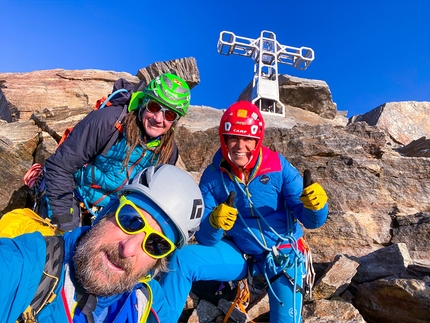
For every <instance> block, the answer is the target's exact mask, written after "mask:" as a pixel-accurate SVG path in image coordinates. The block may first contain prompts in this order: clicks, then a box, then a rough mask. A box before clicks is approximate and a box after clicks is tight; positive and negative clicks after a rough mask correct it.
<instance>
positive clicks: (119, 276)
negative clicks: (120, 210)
mask: <svg viewBox="0 0 430 323" xmlns="http://www.w3.org/2000/svg"><path fill="white" fill-rule="evenodd" d="M103 223H105V219H102V220H101V221H100V222H99V223H97V224H96V225H95V226H94V227H93V228H91V229H90V231H88V232H87V233H86V234H85V235H84V236H83V237H82V238H81V240H80V241H79V242H78V244H77V246H76V252H75V255H74V257H73V261H74V263H75V277H76V280H77V281H78V282H79V283H80V284H81V285H82V287H83V288H84V289H85V290H86V291H87V292H88V293H90V294H93V295H97V296H111V295H115V294H120V293H125V292H129V291H132V290H133V288H134V286H135V285H136V284H137V283H138V282H139V280H140V279H141V278H142V277H144V276H145V275H147V274H148V272H149V271H150V270H151V269H152V268H143V269H141V270H139V271H135V272H133V268H132V264H131V263H130V262H129V260H128V259H127V258H123V257H121V255H120V254H119V249H118V248H119V247H118V243H109V242H106V243H104V244H102V245H101V246H100V247H97V245H98V244H99V239H100V237H103V236H104V234H103V232H105V231H106V230H105V228H104V225H103ZM104 255H106V256H107V257H108V259H109V261H110V262H112V263H113V264H114V265H115V266H117V267H119V268H122V269H123V270H124V271H123V272H115V271H112V270H111V269H110V268H108V267H107V266H106V265H105V263H104V261H103V257H104Z"/></svg>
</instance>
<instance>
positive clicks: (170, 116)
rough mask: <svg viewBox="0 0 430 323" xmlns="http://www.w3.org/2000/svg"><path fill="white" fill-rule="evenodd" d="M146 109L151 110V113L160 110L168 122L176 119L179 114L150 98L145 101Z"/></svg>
mask: <svg viewBox="0 0 430 323" xmlns="http://www.w3.org/2000/svg"><path fill="white" fill-rule="evenodd" d="M146 110H148V111H149V112H151V113H153V114H155V113H158V111H160V110H161V111H162V112H163V115H164V119H165V120H166V121H169V122H174V121H177V120H179V118H180V115H179V114H178V113H176V112H175V111H173V110H171V109H168V108H166V107H163V106H162V105H161V104H159V103H158V102H155V101H152V100H150V101H148V102H147V103H146Z"/></svg>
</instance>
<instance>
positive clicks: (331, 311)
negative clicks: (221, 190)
mask: <svg viewBox="0 0 430 323" xmlns="http://www.w3.org/2000/svg"><path fill="white" fill-rule="evenodd" d="M172 68H176V71H177V74H178V75H180V76H181V77H183V78H185V79H186V81H187V82H189V84H190V87H193V86H194V85H195V84H197V83H198V81H199V74H198V70H197V65H196V63H195V60H193V59H180V60H173V61H168V62H160V63H154V64H153V65H151V66H149V67H147V68H145V69H141V70H140V71H139V73H138V75H139V77H134V76H131V75H129V74H128V75H127V74H124V73H117V72H111V71H96V70H85V71H66V70H51V71H38V72H31V73H15V74H11V73H1V74H0V85H1V87H0V118H2V119H3V120H4V121H3V122H2V124H1V127H0V163H1V165H2V167H1V169H0V185H1V187H2V189H1V190H0V195H1V197H2V199H1V202H0V214H3V213H4V212H5V211H8V210H10V209H12V208H16V207H23V206H25V205H26V203H27V201H26V192H27V188H26V187H25V186H24V184H23V181H22V178H23V175H24V174H25V172H26V171H27V169H28V168H29V167H30V166H31V164H32V163H33V162H42V163H43V161H44V160H45V159H46V158H47V157H48V156H49V155H50V154H52V153H53V152H54V150H55V148H56V145H57V141H58V139H59V137H60V136H61V135H62V133H63V132H64V130H65V129H66V128H67V127H70V126H74V125H75V124H76V123H77V122H79V120H81V119H82V118H83V117H84V116H85V115H86V114H87V113H88V112H89V111H91V110H92V107H93V105H94V103H95V101H96V100H98V99H99V98H100V97H102V96H106V95H107V94H109V93H110V92H111V90H112V85H113V82H114V81H115V80H116V79H117V78H119V77H123V76H124V77H126V78H127V79H129V80H130V81H132V82H133V83H134V84H137V83H138V82H139V81H140V80H147V79H150V78H152V77H153V76H155V74H156V73H159V71H162V72H165V71H172ZM289 80H290V81H289V83H288V82H287V83H286V84H285V86H286V87H289V91H293V92H294V91H297V95H296V96H295V95H293V92H290V93H289V94H288V97H291V99H293V98H294V101H290V104H288V103H286V104H287V106H286V117H285V118H280V117H279V116H275V117H271V116H265V120H266V124H267V131H266V136H265V141H264V144H265V145H266V146H269V147H270V148H272V149H274V150H276V151H278V152H280V153H281V154H282V155H284V156H285V157H286V158H287V159H288V160H289V161H290V162H291V163H292V164H293V165H294V166H295V167H296V168H297V169H298V170H299V171H300V172H303V170H304V169H306V168H308V169H310V170H311V172H312V176H313V179H314V180H315V181H318V182H319V183H321V184H322V185H323V187H324V188H325V189H326V191H327V194H328V196H329V203H330V213H329V218H328V220H327V222H326V224H325V225H324V226H323V227H321V228H319V229H317V230H306V236H307V240H308V242H309V244H310V246H311V248H312V252H313V258H314V263H315V268H316V269H317V274H318V276H319V277H322V278H321V279H320V280H317V285H316V286H315V290H316V291H318V292H319V293H320V295H321V299H318V300H315V301H314V302H312V303H310V304H306V306H305V310H304V322H323V321H324V322H363V317H364V319H365V320H366V321H368V322H371V320H372V317H374V318H375V319H379V316H378V314H377V313H375V312H373V311H372V310H371V308H372V304H373V303H372V302H374V304H383V305H384V306H387V310H386V312H387V313H388V312H389V307H390V306H395V304H390V303H388V302H386V303H383V299H382V297H383V296H382V294H381V295H379V296H378V297H377V298H370V297H367V295H366V293H367V292H368V291H371V290H372V288H374V287H373V286H377V285H378V284H379V286H382V285H383V286H384V287H383V288H384V289H385V288H387V289H390V293H394V294H396V293H397V290H398V287H397V286H398V285H399V282H400V285H402V284H403V285H402V286H409V287H407V288H404V289H405V290H407V291H408V290H409V291H410V290H411V288H412V287H410V286H421V287H419V288H416V289H415V290H416V291H417V292H413V293H409V295H410V296H408V297H410V298H409V299H407V298H406V297H404V298H402V299H404V300H406V301H408V302H411V303H412V304H414V305H413V306H411V309H413V310H416V309H417V308H420V307H419V306H427V305H426V304H427V303H426V302H428V297H429V296H428V288H429V287H428V286H429V285H428V282H427V281H426V280H425V278H424V277H425V276H426V275H427V276H428V275H430V273H429V272H430V269H429V267H430V265H429V264H430V253H429V249H428V248H429V247H428V246H429V243H428V242H429V240H430V239H429V235H428V232H430V231H429V228H428V224H429V221H428V217H429V216H428V212H430V197H429V195H428V194H427V193H428V192H429V191H430V181H429V179H430V174H429V173H428V169H429V167H430V159H429V158H426V157H423V155H421V156H419V157H413V158H411V157H408V156H409V155H408V153H405V150H403V151H402V147H405V146H404V144H402V141H401V140H400V139H399V138H402V137H407V136H409V137H408V138H412V137H413V136H415V135H416V136H417V137H416V138H415V137H414V138H412V139H411V140H416V139H418V138H421V137H422V136H423V134H419V136H418V133H416V134H414V135H411V134H410V133H408V130H409V128H408V127H407V125H408V120H407V119H405V118H402V117H401V116H402V113H403V112H402V110H396V109H394V110H392V111H391V112H392V113H394V112H396V111H397V112H398V115H397V116H393V115H392V116H391V120H392V122H395V123H397V128H396V129H397V130H396V131H397V132H396V134H395V135H393V133H394V132H390V131H388V130H387V128H384V127H381V126H380V125H378V124H375V125H369V123H368V122H358V120H355V121H356V122H351V123H350V124H347V123H348V120H347V119H346V118H345V115H344V114H342V113H340V112H338V111H336V108H335V104H334V103H333V102H332V101H331V94H330V91H329V89H328V86H327V88H326V89H325V90H321V88H324V87H325V85H324V84H322V83H321V82H316V81H314V80H296V79H294V78H290V79H289ZM144 82H146V81H144ZM294 83H296V84H294ZM299 83H300V84H299ZM317 83H318V84H317ZM323 83H324V82H323ZM291 87H292V88H291ZM294 87H296V89H295V90H294V89H293V88H294ZM300 87H307V90H306V91H304V90H303V89H301V88H300ZM302 90H303V91H304V92H301V91H302ZM307 91H309V92H307ZM312 91H313V92H316V93H313V92H312ZM282 93H284V92H282ZM300 93H302V94H300ZM303 93H305V94H303ZM306 93H307V94H306ZM311 94H312V95H311ZM329 94H330V95H329ZM319 101H321V102H319ZM283 102H284V101H283ZM284 103H285V102H284ZM387 105H388V104H387ZM398 106H399V107H400V106H402V105H398ZM311 108H312V109H311ZM308 110H310V111H308ZM222 112H223V111H221V110H217V109H213V108H210V107H205V106H202V107H197V106H191V107H190V109H189V113H188V115H187V117H185V118H181V120H180V122H179V124H178V126H177V127H176V131H177V134H178V135H177V142H178V146H179V149H180V163H179V167H181V168H183V169H185V170H187V171H188V172H189V173H190V174H192V176H193V177H194V178H195V179H196V181H198V180H199V178H200V176H201V173H202V171H203V169H204V168H205V167H206V166H207V165H208V164H209V163H210V162H211V159H212V156H213V154H214V153H215V151H216V150H217V149H218V146H219V139H218V133H217V127H218V124H219V119H220V117H221V115H222ZM13 121H17V122H13ZM421 121H422V122H426V120H424V118H421V119H419V120H418V119H417V120H416V122H421ZM391 126H392V127H393V128H394V125H391ZM423 128H425V127H424V126H423ZM402 129H403V133H402ZM424 135H425V136H428V134H424ZM411 161H413V162H411ZM1 203H3V204H1ZM398 246H401V247H398ZM396 247H398V248H397V249H395V248H396ZM393 250H397V251H402V254H406V253H408V255H409V258H407V257H400V256H398V255H397V256H398V257H392V254H391V252H392V251H393ZM374 252H375V253H374ZM373 253H374V254H373ZM390 254H391V256H390ZM375 255H376V258H372V257H375ZM395 255H396V254H395ZM381 259H382V262H379V260H381ZM389 259H391V260H392V261H394V260H396V265H399V266H401V270H393V269H394V268H397V267H396V266H388V267H387V268H385V270H386V271H385V272H384V274H383V275H382V276H383V277H381V275H380V274H379V273H380V270H381V269H382V268H381V267H382V264H390V262H389V261H388V260H389ZM393 259H394V260H393ZM399 259H403V260H402V261H404V259H407V261H406V260H405V261H404V262H403V263H400V260H399ZM355 261H357V262H358V263H359V264H360V265H359V267H358V268H357V274H355V275H354V271H355V268H356V263H355ZM366 264H370V265H366ZM391 264H392V262H391ZM372 265H374V266H375V265H378V268H373V267H372ZM337 266H341V267H342V268H343V269H345V270H346V271H345V275H342V277H340V276H339V275H336V272H335V271H337V270H335V268H337ZM366 266H367V267H366ZM365 267H366V268H368V269H367V271H368V272H370V274H374V276H373V277H372V276H369V275H367V273H366V278H365V279H363V278H362V276H363V273H364V272H365V271H364V269H363V268H365ZM372 268H373V269H372ZM377 269H378V270H377ZM376 274H378V275H376ZM353 275H354V277H353V278H351V276H353ZM369 277H371V278H369ZM401 279H407V280H403V281H402V280H401ZM384 280H385V281H384ZM386 281H388V283H387V282H386ZM393 282H395V283H393ZM366 284H367V285H366ZM372 284H374V285H372ZM369 286H370V287H369ZM414 288H415V287H414ZM402 293H404V292H403V291H402ZM426 293H427V294H426ZM259 296H262V297H259V298H257V299H258V302H257V303H255V304H253V307H252V308H250V311H251V310H253V311H255V312H257V313H252V317H253V318H255V321H256V322H258V321H259V322H265V321H264V319H266V321H267V315H265V314H267V313H259V311H267V308H268V307H267V306H268V305H267V297H263V296H264V295H262V294H260V295H259ZM366 297H367V298H368V300H367V302H366V301H365V300H366ZM416 298H418V300H417V299H416ZM198 304H199V303H198V300H195V301H194V302H193V305H190V306H192V309H195V308H197V306H198ZM352 304H354V306H355V307H356V308H354V307H353V305H352ZM417 304H418V305H417ZM205 305H207V304H204V303H202V305H201V307H200V309H199V311H196V312H195V313H198V312H201V310H202V309H204V310H205V311H206V310H207V309H208V308H210V306H205ZM381 306H382V305H381ZM264 309H265V310H264ZM357 309H358V310H359V311H360V314H362V315H363V317H361V315H360V314H359V313H358V312H357ZM404 310H405V311H406V310H407V308H405V309H404ZM405 313H406V312H405ZM213 314H214V313H208V316H207V317H211V319H212V317H215V316H216V315H215V316H213ZM216 314H217V313H216ZM259 314H261V315H260V316H259ZM196 315H197V318H196ZM196 315H194V316H193V318H191V317H190V319H193V320H194V321H195V322H198V321H197V320H198V319H199V318H198V314H196ZM205 315H206V314H205ZM217 315H218V314H217ZM405 315H406V314H405ZM411 317H415V316H411ZM208 319H209V318H208ZM190 322H191V321H190ZM381 322H382V321H381ZM417 322H418V321H417Z"/></svg>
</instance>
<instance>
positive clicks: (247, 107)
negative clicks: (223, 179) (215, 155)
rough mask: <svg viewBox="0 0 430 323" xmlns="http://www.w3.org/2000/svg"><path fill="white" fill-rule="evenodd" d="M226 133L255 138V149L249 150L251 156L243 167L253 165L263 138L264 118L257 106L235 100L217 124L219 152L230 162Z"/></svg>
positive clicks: (249, 167) (247, 167)
mask: <svg viewBox="0 0 430 323" xmlns="http://www.w3.org/2000/svg"><path fill="white" fill-rule="evenodd" d="M226 135H234V136H243V137H251V138H255V139H257V143H256V146H255V149H254V150H253V151H252V152H251V158H250V160H249V162H248V164H247V165H246V166H245V168H246V169H251V168H252V167H254V165H255V163H256V162H257V157H258V153H259V152H260V147H261V145H262V143H263V139H264V119H263V116H262V115H261V112H260V110H259V109H258V107H257V106H256V105H254V104H252V103H251V102H247V101H239V102H235V103H233V104H232V105H231V106H230V107H229V108H228V109H227V110H226V111H225V112H224V114H223V116H222V117H221V122H220V126H219V138H220V142H221V152H222V156H223V157H224V159H225V160H227V161H228V162H229V164H232V161H231V159H230V157H229V154H228V148H227V142H226Z"/></svg>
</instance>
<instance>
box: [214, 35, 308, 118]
mask: <svg viewBox="0 0 430 323" xmlns="http://www.w3.org/2000/svg"><path fill="white" fill-rule="evenodd" d="M217 49H218V52H219V53H220V54H222V55H230V54H236V55H240V56H246V57H252V59H253V60H254V78H253V80H252V103H254V104H255V105H256V106H258V107H259V109H260V111H261V113H265V114H270V115H278V116H282V117H284V116H285V106H284V105H283V104H282V102H281V101H280V100H279V83H278V63H280V64H286V65H292V66H294V67H295V68H297V69H300V70H305V69H307V68H308V66H309V64H310V63H311V62H312V61H313V60H314V51H313V50H312V49H311V48H309V47H300V48H296V47H291V46H285V45H281V44H279V43H278V42H277V41H276V35H275V34H274V33H273V32H270V31H267V30H263V31H262V32H261V36H260V38H257V39H251V38H246V37H241V36H236V35H235V34H234V33H232V32H229V31H222V32H221V33H220V37H219V40H218V45H217Z"/></svg>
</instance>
